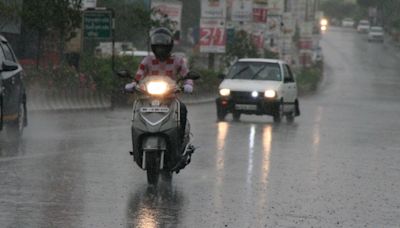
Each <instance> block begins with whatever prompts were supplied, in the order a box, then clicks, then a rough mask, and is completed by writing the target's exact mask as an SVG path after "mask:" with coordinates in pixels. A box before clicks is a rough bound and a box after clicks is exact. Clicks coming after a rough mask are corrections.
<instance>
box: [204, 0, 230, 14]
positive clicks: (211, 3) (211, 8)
mask: <svg viewBox="0 0 400 228" xmlns="http://www.w3.org/2000/svg"><path fill="white" fill-rule="evenodd" d="M201 17H202V18H225V17H226V2H225V0H201Z"/></svg>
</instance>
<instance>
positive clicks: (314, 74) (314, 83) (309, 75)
mask: <svg viewBox="0 0 400 228" xmlns="http://www.w3.org/2000/svg"><path fill="white" fill-rule="evenodd" d="M322 75H323V63H322V62H321V63H319V64H316V65H314V66H312V67H310V68H303V69H301V70H300V72H299V73H297V78H296V79H297V85H298V88H299V92H300V93H307V92H311V91H315V90H316V89H317V87H318V83H319V82H320V80H321V78H322Z"/></svg>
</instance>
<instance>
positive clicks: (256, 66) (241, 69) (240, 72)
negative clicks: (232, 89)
mask: <svg viewBox="0 0 400 228" xmlns="http://www.w3.org/2000/svg"><path fill="white" fill-rule="evenodd" d="M227 78H229V79H247V80H265V81H280V80H282V74H281V70H280V67H279V64H278V63H264V62H238V63H236V64H234V65H233V66H232V68H231V70H230V71H229V74H228V76H227Z"/></svg>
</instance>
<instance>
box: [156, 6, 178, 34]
mask: <svg viewBox="0 0 400 228" xmlns="http://www.w3.org/2000/svg"><path fill="white" fill-rule="evenodd" d="M151 8H152V9H153V10H154V12H155V13H154V14H153V15H152V19H153V20H158V21H160V22H161V23H164V22H165V21H166V20H169V24H170V27H171V30H172V33H173V34H174V40H180V36H181V17H182V3H181V2H178V1H170V2H164V1H153V2H152V3H151Z"/></svg>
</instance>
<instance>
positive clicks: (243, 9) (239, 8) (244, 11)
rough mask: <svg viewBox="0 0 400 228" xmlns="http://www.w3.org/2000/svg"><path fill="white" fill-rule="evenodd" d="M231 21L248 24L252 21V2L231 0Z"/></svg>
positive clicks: (250, 0) (248, 0)
mask: <svg viewBox="0 0 400 228" xmlns="http://www.w3.org/2000/svg"><path fill="white" fill-rule="evenodd" d="M231 17H232V21H242V22H248V21H252V19H253V1H252V0H233V1H232V15H231Z"/></svg>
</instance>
